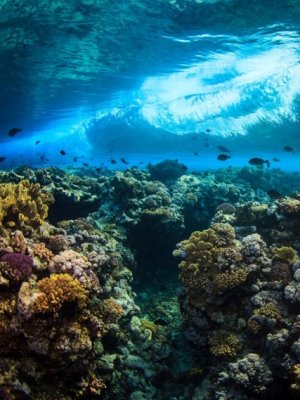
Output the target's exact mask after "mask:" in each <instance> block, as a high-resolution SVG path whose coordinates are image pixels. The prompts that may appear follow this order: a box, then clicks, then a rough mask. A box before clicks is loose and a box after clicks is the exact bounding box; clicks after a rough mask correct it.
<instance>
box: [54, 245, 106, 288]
mask: <svg viewBox="0 0 300 400" xmlns="http://www.w3.org/2000/svg"><path fill="white" fill-rule="evenodd" d="M49 270H50V271H51V272H53V273H68V274H69V275H71V276H72V277H73V278H75V279H77V280H78V281H79V282H80V283H81V285H82V286H83V287H84V288H85V289H87V290H93V291H99V289H100V285H99V281H98V278H97V276H96V275H95V273H94V272H93V271H92V270H91V264H90V263H89V261H88V260H87V259H86V258H85V257H83V256H82V255H81V254H80V253H78V252H76V251H74V250H65V251H63V252H61V253H60V254H58V255H56V256H54V257H53V259H52V260H51V262H50V264H49Z"/></svg>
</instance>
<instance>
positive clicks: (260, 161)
mask: <svg viewBox="0 0 300 400" xmlns="http://www.w3.org/2000/svg"><path fill="white" fill-rule="evenodd" d="M248 162H249V164H251V165H263V164H267V166H268V167H269V168H270V161H269V160H263V159H262V158H258V157H253V158H250V160H249V161H248Z"/></svg>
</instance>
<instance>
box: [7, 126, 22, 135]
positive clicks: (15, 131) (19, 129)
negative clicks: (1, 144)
mask: <svg viewBox="0 0 300 400" xmlns="http://www.w3.org/2000/svg"><path fill="white" fill-rule="evenodd" d="M21 131H22V129H21V128H11V129H10V130H9V131H8V136H16V134H17V133H19V132H21Z"/></svg>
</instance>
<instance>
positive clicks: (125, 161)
mask: <svg viewBox="0 0 300 400" xmlns="http://www.w3.org/2000/svg"><path fill="white" fill-rule="evenodd" d="M120 160H121V162H122V163H123V164H129V162H128V161H127V160H125V158H124V157H122V158H120Z"/></svg>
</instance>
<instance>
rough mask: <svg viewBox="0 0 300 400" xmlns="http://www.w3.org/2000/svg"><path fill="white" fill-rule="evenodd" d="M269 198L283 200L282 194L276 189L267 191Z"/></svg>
mask: <svg viewBox="0 0 300 400" xmlns="http://www.w3.org/2000/svg"><path fill="white" fill-rule="evenodd" d="M267 194H268V196H270V197H272V198H273V199H281V198H282V197H283V196H282V194H281V193H280V192H278V191H277V190H275V189H270V190H268V191H267Z"/></svg>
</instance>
